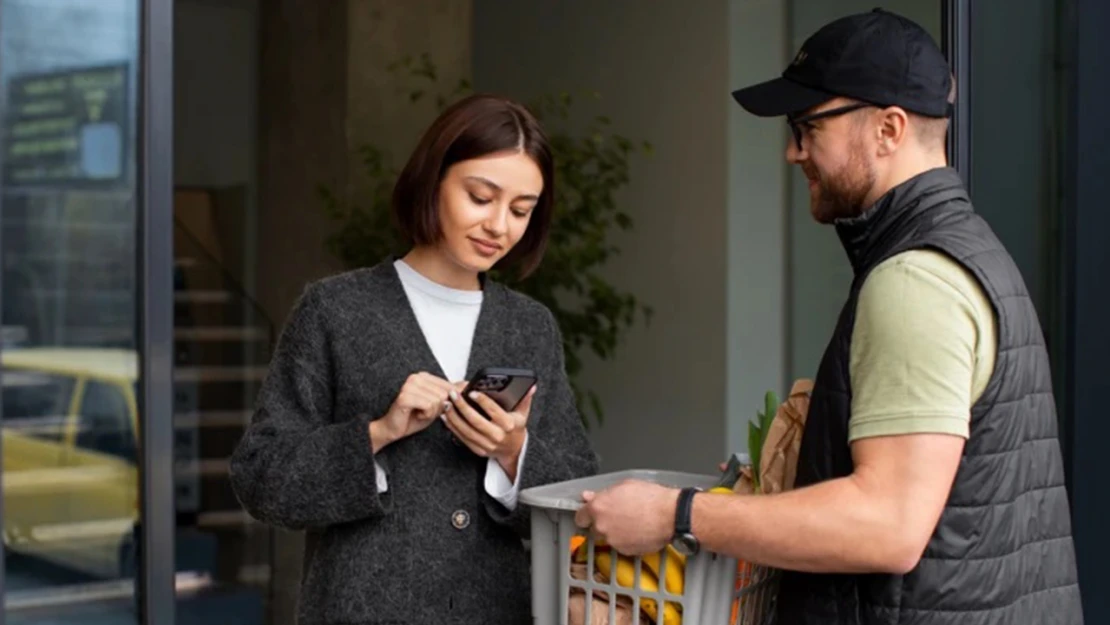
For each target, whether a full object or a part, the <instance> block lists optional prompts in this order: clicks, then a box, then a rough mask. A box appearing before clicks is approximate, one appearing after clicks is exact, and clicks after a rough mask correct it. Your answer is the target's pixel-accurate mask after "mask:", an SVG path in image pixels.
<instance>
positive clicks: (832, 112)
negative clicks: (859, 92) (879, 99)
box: [786, 102, 875, 152]
mask: <svg viewBox="0 0 1110 625" xmlns="http://www.w3.org/2000/svg"><path fill="white" fill-rule="evenodd" d="M869 106H875V105H874V104H868V103H866V102H858V103H856V104H849V105H848V106H838V107H837V108H834V109H829V110H827V111H818V112H817V113H813V114H811V115H802V116H801V117H794V116H793V115H787V116H786V123H787V124H788V125H789V126H790V132H792V133H794V143H796V144H798V151H799V152H800V151H801V150H802V128H803V127H804V126H805V124H809V123H812V122H815V121H817V120H819V119H828V118H830V117H836V116H837V115H844V114H845V113H851V112H852V111H858V110H860V109H864V108H867V107H869Z"/></svg>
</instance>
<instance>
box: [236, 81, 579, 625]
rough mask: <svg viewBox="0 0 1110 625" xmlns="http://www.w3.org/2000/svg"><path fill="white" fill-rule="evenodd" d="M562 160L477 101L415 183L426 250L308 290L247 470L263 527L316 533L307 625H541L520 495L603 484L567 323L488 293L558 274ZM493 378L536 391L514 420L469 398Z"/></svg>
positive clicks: (243, 455) (309, 560)
mask: <svg viewBox="0 0 1110 625" xmlns="http://www.w3.org/2000/svg"><path fill="white" fill-rule="evenodd" d="M552 174H553V165H552V156H551V151H550V148H549V146H548V143H547V140H546V138H545V137H544V134H543V132H542V131H541V129H540V126H539V124H538V123H537V121H536V120H535V119H534V118H533V117H532V116H531V115H530V114H529V113H528V112H527V111H526V110H525V109H524V108H523V107H521V106H520V105H518V104H515V103H513V102H510V101H507V100H504V99H500V98H495V97H489V96H472V97H469V98H467V99H465V100H463V101H461V102H459V103H457V104H455V105H454V106H452V107H451V108H449V109H448V110H446V111H445V112H444V113H443V114H442V115H441V116H440V117H439V118H438V119H437V120H436V121H435V122H434V123H433V124H432V126H431V127H430V128H429V129H428V130H427V133H426V134H425V135H424V137H423V138H422V140H421V142H420V143H419V145H418V146H417V147H416V150H415V152H414V153H413V154H412V156H411V158H410V159H409V161H408V164H407V165H406V166H405V169H404V171H402V172H401V175H400V177H399V179H398V180H397V185H396V188H395V189H394V195H393V210H394V212H395V216H396V220H397V223H398V224H399V226H400V228H401V230H402V232H403V234H404V235H405V236H406V237H407V239H408V240H409V241H410V242H411V249H410V251H409V252H408V253H407V254H406V255H405V256H404V257H403V258H400V259H389V260H387V261H383V262H382V263H381V264H379V265H377V266H375V267H372V268H368V269H359V270H355V271H350V272H346V273H342V274H340V275H337V276H332V277H328V278H325V279H323V280H320V281H317V282H315V283H313V284H310V285H309V286H308V287H307V288H306V289H305V291H304V292H303V294H302V295H301V297H300V299H299V301H298V302H297V304H296V305H295V306H294V310H293V312H292V314H291V316H290V318H289V321H288V323H287V325H286V327H285V329H284V330H283V332H282V336H281V339H280V340H279V342H278V346H277V348H276V349H275V354H274V358H273V360H272V363H271V365H270V370H269V374H268V377H267V379H266V381H265V383H264V385H263V387H262V390H261V392H260V396H259V402H258V407H257V411H256V414H255V417H254V420H253V423H252V425H251V427H250V428H249V429H248V431H247V432H246V434H245V436H244V438H243V440H242V441H241V443H240V444H239V447H238V448H237V449H236V451H235V453H234V456H233V457H232V460H231V480H232V485H233V488H234V489H235V492H236V493H237V495H238V497H239V498H240V500H241V501H242V503H243V506H244V507H245V508H246V509H247V511H248V512H250V514H251V515H252V516H254V517H255V518H257V519H259V520H261V521H263V522H266V523H270V524H273V525H276V526H280V527H285V528H293V529H304V530H306V531H307V545H306V549H307V553H306V557H305V570H304V577H303V581H302V588H301V596H300V602H299V613H300V615H299V622H300V623H301V624H302V625H311V624H315V623H343V624H353V623H408V624H420V623H428V624H432V623H434V624H436V625H439V624H442V623H466V624H468V625H470V624H473V623H485V624H491V625H497V624H502V623H504V624H513V625H517V624H522V623H530V622H531V610H530V592H531V590H530V584H529V582H530V578H529V564H528V556H527V553H526V551H525V549H524V547H523V544H522V542H521V538H522V537H524V536H526V535H527V532H528V530H529V517H528V512H527V510H525V509H524V508H523V507H522V506H521V505H518V503H517V494H518V493H519V491H520V490H521V489H524V488H529V487H532V486H537V485H541V484H547V483H551V482H556V481H563V480H568V479H574V478H578V477H582V476H586V475H592V474H594V473H595V472H596V471H597V459H596V456H595V454H594V452H593V451H592V449H591V447H590V444H589V441H588V439H587V438H586V436H585V432H584V429H583V427H582V424H581V421H580V419H579V416H578V414H577V412H576V407H575V399H574V395H573V393H572V391H571V388H570V386H569V384H568V381H567V377H566V373H565V370H564V366H563V351H562V350H563V346H562V338H561V335H560V333H559V328H558V326H557V325H556V323H555V319H554V317H553V316H552V314H551V313H550V311H548V310H547V309H546V308H545V307H544V306H542V305H541V304H539V303H538V302H536V301H534V300H532V299H530V298H528V297H526V296H524V295H522V294H519V293H516V292H514V291H511V290H509V289H508V288H506V287H504V286H502V285H500V284H497V283H495V282H493V281H491V280H488V279H487V278H486V272H487V271H488V270H489V269H490V268H492V267H493V266H495V265H498V266H501V265H515V266H517V267H519V269H520V270H521V271H522V272H523V273H524V274H528V273H530V272H532V271H533V270H534V269H535V268H536V266H537V265H538V264H539V262H540V258H541V256H542V254H543V251H544V247H545V244H546V242H547V236H548V228H549V227H550V224H551V213H552V208H553V207H552V191H553V188H552ZM482 367H524V368H530V369H533V370H534V371H536V373H537V377H538V383H537V386H536V389H535V390H534V392H533V394H530V395H529V396H527V397H526V398H525V399H524V400H523V401H522V402H521V404H520V405H519V406H518V407H517V408H516V409H515V410H514V411H513V412H508V413H506V412H505V411H503V410H501V409H500V408H499V407H498V406H497V405H496V404H494V403H493V402H492V401H490V400H489V399H488V398H487V397H484V396H479V397H478V398H477V399H476V401H478V402H479V404H480V405H481V406H483V407H484V409H485V410H486V411H487V413H489V416H490V418H489V419H486V418H484V417H482V416H480V415H479V414H478V413H477V412H475V411H474V409H473V408H472V407H471V406H469V405H468V404H467V402H466V401H465V400H464V399H463V398H462V397H461V396H460V391H461V389H462V386H463V385H464V384H465V381H466V380H467V379H469V378H470V377H471V376H473V375H474V373H475V372H476V371H477V370H479V369H481V368H482Z"/></svg>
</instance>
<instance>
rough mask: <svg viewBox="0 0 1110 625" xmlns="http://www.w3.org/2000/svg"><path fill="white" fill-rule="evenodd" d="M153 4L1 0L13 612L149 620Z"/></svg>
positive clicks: (8, 597)
mask: <svg viewBox="0 0 1110 625" xmlns="http://www.w3.org/2000/svg"><path fill="white" fill-rule="evenodd" d="M138 7H139V3H138V0H4V1H3V2H0V111H2V113H3V114H2V115H0V120H2V121H0V123H2V124H3V126H2V128H0V137H2V138H3V142H2V144H0V148H2V152H0V192H2V195H0V237H2V241H0V247H2V249H3V251H4V256H3V262H2V264H0V271H2V274H0V286H2V288H3V298H2V303H3V308H2V310H0V320H2V325H3V338H4V341H3V346H4V348H3V351H2V353H0V365H2V370H0V398H2V405H3V504H4V507H3V526H4V548H5V589H4V590H5V597H4V599H5V604H6V605H5V609H6V622H7V623H9V624H10V623H28V624H31V623H47V622H49V623H59V624H60V623H134V622H136V618H137V613H136V610H135V601H134V595H135V582H134V575H135V570H134V569H135V567H134V561H135V560H134V553H135V539H134V533H135V527H136V521H137V520H138V501H139V499H138V493H139V490H138V488H139V474H138V471H139V468H138V466H137V462H138V456H139V454H138V442H139V441H138V438H137V433H138V424H139V415H138V408H137V406H138V404H137V403H136V392H135V389H136V382H137V376H138V366H137V355H136V347H137V344H136V333H135V327H136V326H135V313H134V311H135V310H136V308H137V306H136V300H135V293H136V290H137V289H136V288H135V287H136V283H135V279H136V277H135V273H134V264H135V242H136V239H135V232H136V229H135V215H136V206H135V201H136V198H135V193H134V190H135V180H134V176H133V172H134V170H135V168H134V162H135V143H134V137H135V133H134V128H135V125H134V121H135V117H136V115H135V112H136V106H135V102H136V100H135V93H134V86H135V83H136V81H135V71H136V67H137V63H136V50H137V47H136V43H137V27H138V23H139V20H138V15H139V13H138Z"/></svg>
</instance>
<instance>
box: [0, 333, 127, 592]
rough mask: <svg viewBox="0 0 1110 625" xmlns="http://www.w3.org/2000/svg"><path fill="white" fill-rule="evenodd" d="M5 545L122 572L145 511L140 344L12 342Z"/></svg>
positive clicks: (80, 567)
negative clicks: (141, 502)
mask: <svg viewBox="0 0 1110 625" xmlns="http://www.w3.org/2000/svg"><path fill="white" fill-rule="evenodd" d="M0 363H2V365H3V376H2V378H0V381H2V384H3V393H2V398H3V411H4V412H3V497H4V509H3V522H4V544H5V548H7V549H9V550H11V551H13V552H16V553H25V554H28V555H34V556H37V557H41V558H43V559H45V560H48V561H51V562H53V563H55V564H59V565H62V566H65V567H68V568H71V569H74V570H77V571H81V572H84V573H87V574H89V575H93V576H96V577H101V578H108V579H111V578H115V577H119V576H120V570H121V565H122V564H123V563H122V562H121V558H122V557H123V556H122V555H121V554H122V549H121V548H122V547H123V545H124V544H125V543H126V542H127V541H129V540H130V537H131V532H132V527H133V525H134V523H135V520H136V519H137V517H138V496H139V482H138V479H139V476H138V468H137V462H138V446H137V438H136V433H137V429H136V422H137V414H138V410H137V404H136V391H135V383H136V380H137V376H138V359H137V356H136V354H135V352H134V351H131V350H122V349H121V350H116V349H91V348H90V349H86V348H37V347H36V348H25V349H10V350H5V351H4V352H3V353H2V354H0Z"/></svg>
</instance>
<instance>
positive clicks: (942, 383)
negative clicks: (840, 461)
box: [848, 251, 993, 441]
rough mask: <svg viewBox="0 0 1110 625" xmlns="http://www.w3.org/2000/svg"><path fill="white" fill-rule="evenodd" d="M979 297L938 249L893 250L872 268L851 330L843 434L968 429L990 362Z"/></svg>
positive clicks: (851, 436)
mask: <svg viewBox="0 0 1110 625" xmlns="http://www.w3.org/2000/svg"><path fill="white" fill-rule="evenodd" d="M986 302H987V300H986V299H985V296H984V295H983V293H982V291H981V288H980V286H979V284H978V282H977V281H976V280H975V279H974V278H973V277H972V276H971V275H970V274H969V273H968V272H967V271H966V270H965V269H964V268H963V267H962V266H960V265H959V264H957V263H956V262H955V261H954V260H952V259H950V258H948V257H947V256H943V255H942V254H940V253H938V252H923V251H915V252H908V253H904V254H900V255H898V256H895V257H893V258H891V259H888V260H887V261H885V262H884V263H882V264H881V265H879V266H878V267H876V268H875V269H874V270H873V271H872V272H871V274H870V275H869V276H868V277H867V279H866V281H865V282H864V285H863V287H862V289H861V290H860V295H859V301H858V305H857V308H856V319H855V327H854V329H853V334H852V344H851V353H850V364H849V367H850V373H851V385H852V386H851V387H852V415H851V420H850V422H849V426H848V439H849V441H854V440H858V439H861V438H867V437H874V436H892V435H900V434H923V433H936V434H952V435H955V436H961V437H964V438H966V437H967V436H968V431H969V423H970V413H971V406H972V404H973V403H974V400H975V399H976V398H977V396H978V394H979V393H980V392H981V390H982V387H983V386H984V384H985V378H984V375H983V372H984V371H985V370H987V371H989V368H990V366H991V363H987V362H983V355H984V354H990V353H993V347H990V346H987V345H985V344H984V341H988V340H993V335H992V334H991V330H992V328H990V327H986V324H992V323H993V318H992V317H990V315H989V313H987V314H985V312H984V310H985V308H984V306H987V307H989V304H987V303H986ZM988 347H989V348H988Z"/></svg>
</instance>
